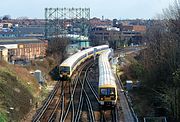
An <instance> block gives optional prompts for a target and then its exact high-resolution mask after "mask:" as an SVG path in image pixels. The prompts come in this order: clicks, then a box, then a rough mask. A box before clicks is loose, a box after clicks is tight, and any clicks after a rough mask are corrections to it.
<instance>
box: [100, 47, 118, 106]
mask: <svg viewBox="0 0 180 122" xmlns="http://www.w3.org/2000/svg"><path fill="white" fill-rule="evenodd" d="M111 54H112V50H111V49H108V50H107V51H105V52H103V53H102V54H101V55H100V56H99V86H98V95H99V103H100V105H101V106H115V105H116V101H117V86H116V82H115V77H114V73H113V71H112V69H111V65H110V62H109V59H110V57H111Z"/></svg>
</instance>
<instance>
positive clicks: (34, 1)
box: [0, 0, 174, 19]
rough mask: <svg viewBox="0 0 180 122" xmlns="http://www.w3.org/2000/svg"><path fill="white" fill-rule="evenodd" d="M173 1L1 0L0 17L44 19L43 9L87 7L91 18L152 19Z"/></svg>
mask: <svg viewBox="0 0 180 122" xmlns="http://www.w3.org/2000/svg"><path fill="white" fill-rule="evenodd" d="M173 1H174V0H1V4H0V16H1V17H2V16H3V15H7V14H8V15H10V16H11V17H12V18H17V17H22V16H26V17H29V18H44V8H46V7H47V8H50V7H52V8H57V7H59V8H61V7H70V8H71V7H78V8H79V7H82V8H84V7H88V8H90V9H91V18H92V17H102V16H104V18H110V19H113V18H117V19H136V18H144V19H152V18H154V17H155V16H156V15H157V14H160V13H162V9H164V8H167V7H168V6H169V5H170V4H171V5H172V4H173Z"/></svg>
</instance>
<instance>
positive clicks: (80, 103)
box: [32, 49, 138, 122]
mask: <svg viewBox="0 0 180 122" xmlns="http://www.w3.org/2000/svg"><path fill="white" fill-rule="evenodd" d="M89 50H90V49H89ZM106 51H107V49H104V51H102V50H101V53H99V55H100V56H99V57H101V58H104V57H105V56H104V57H102V53H105V52H106ZM131 51H132V50H131ZM96 53H98V51H97V52H96ZM89 54H90V53H89ZM89 56H90V55H89ZM93 56H94V54H91V57H88V58H87V59H86V60H84V61H83V62H82V63H81V64H79V66H78V67H77V68H76V70H75V71H74V72H73V74H72V76H71V79H70V80H60V81H59V82H57V84H56V85H55V87H54V89H53V90H52V92H51V93H50V95H49V96H48V98H47V99H46V101H45V102H44V104H43V105H42V107H41V108H40V109H39V110H38V111H37V112H36V114H35V115H34V117H33V120H32V121H33V122H39V121H40V122H44V121H47V122H70V121H71V122H78V121H82V122H86V121H90V122H95V121H96V122H110V121H112V122H136V121H138V120H137V119H136V116H135V115H134V113H133V110H132V108H131V107H130V105H129V103H128V100H127V96H126V94H125V93H124V92H122V89H123V86H122V84H121V81H120V79H119V78H118V77H117V76H116V75H115V73H114V78H115V82H116V83H115V84H116V87H117V99H116V105H115V106H113V105H112V104H110V105H100V95H99V93H100V91H99V90H100V89H99V88H98V87H99V80H100V76H99V74H100V72H102V71H101V69H100V68H99V65H100V64H99V62H98V60H100V58H98V56H96V58H94V57H93ZM106 57H108V59H107V60H109V59H110V57H109V56H106ZM111 58H112V57H111ZM104 60H106V59H102V61H104ZM104 69H105V72H107V71H108V70H109V68H108V67H107V66H105V68H104ZM104 74H106V73H104ZM107 74H109V73H107ZM107 93H108V90H107ZM106 97H107V96H106ZM106 97H104V98H103V99H104V101H105V100H106ZM110 97H112V96H110ZM111 99H112V98H111Z"/></svg>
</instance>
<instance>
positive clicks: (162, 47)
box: [135, 0, 180, 122]
mask: <svg viewBox="0 0 180 122" xmlns="http://www.w3.org/2000/svg"><path fill="white" fill-rule="evenodd" d="M144 39H145V40H146V43H147V48H146V49H145V50H143V51H142V52H141V54H140V56H139V57H138V59H139V62H140V63H139V64H135V65H136V66H137V67H141V68H138V70H139V69H140V70H141V74H138V73H137V72H135V73H137V77H138V78H139V79H141V80H142V81H143V87H145V88H146V89H149V90H150V91H151V94H152V96H151V101H152V102H153V103H152V104H153V106H154V108H162V110H163V114H164V116H168V118H169V120H170V121H177V122H178V121H180V0H176V1H175V2H174V4H173V5H171V6H169V8H167V9H165V10H164V12H163V16H162V18H161V19H160V20H158V21H154V24H153V26H151V27H150V28H149V29H148V30H147V33H146V35H145V37H144Z"/></svg>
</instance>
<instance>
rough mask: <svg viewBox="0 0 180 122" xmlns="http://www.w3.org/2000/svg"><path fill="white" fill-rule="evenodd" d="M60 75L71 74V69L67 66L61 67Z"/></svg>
mask: <svg viewBox="0 0 180 122" xmlns="http://www.w3.org/2000/svg"><path fill="white" fill-rule="evenodd" d="M60 74H67V75H69V74H70V67H66V66H61V67H60Z"/></svg>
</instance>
